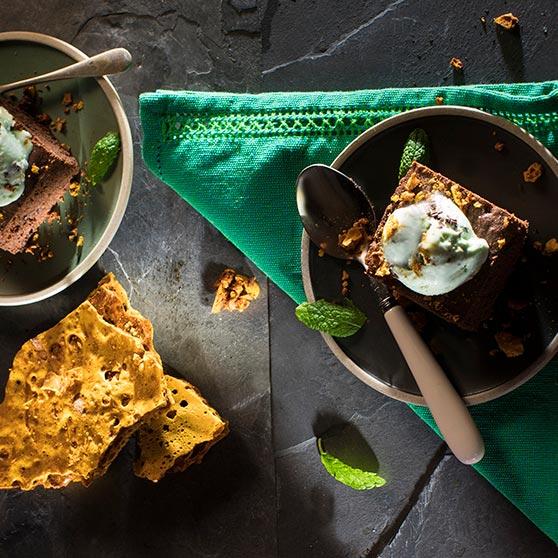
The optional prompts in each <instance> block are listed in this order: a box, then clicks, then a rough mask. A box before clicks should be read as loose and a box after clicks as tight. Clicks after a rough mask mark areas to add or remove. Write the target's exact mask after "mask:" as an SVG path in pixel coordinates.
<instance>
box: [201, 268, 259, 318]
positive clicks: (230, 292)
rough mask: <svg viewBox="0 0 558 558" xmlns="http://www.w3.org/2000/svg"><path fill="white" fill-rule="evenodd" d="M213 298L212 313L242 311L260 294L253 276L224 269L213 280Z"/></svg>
mask: <svg viewBox="0 0 558 558" xmlns="http://www.w3.org/2000/svg"><path fill="white" fill-rule="evenodd" d="M215 289H216V293H215V300H214V301H213V307H212V309H211V313H212V314H218V313H219V312H221V311H222V310H228V311H229V312H234V311H237V312H244V310H246V308H248V306H249V305H250V303H251V302H252V301H253V300H256V298H258V296H259V294H260V286H259V285H258V282H257V280H256V278H255V277H247V276H246V275H241V274H240V273H237V272H236V271H235V270H234V269H231V268H227V269H225V270H224V271H223V272H222V273H221V275H220V276H219V278H218V279H217V281H216V282H215Z"/></svg>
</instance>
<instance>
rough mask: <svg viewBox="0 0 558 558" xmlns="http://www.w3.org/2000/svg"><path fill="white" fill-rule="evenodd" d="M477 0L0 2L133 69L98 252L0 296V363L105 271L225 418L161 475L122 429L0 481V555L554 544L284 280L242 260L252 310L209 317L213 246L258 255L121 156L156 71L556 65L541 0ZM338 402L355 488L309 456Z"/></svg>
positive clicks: (183, 75) (539, 75)
mask: <svg viewBox="0 0 558 558" xmlns="http://www.w3.org/2000/svg"><path fill="white" fill-rule="evenodd" d="M475 5H476V7H475V6H471V3H462V2H458V1H457V0H450V1H447V2H438V3H428V2H419V1H418V0H414V1H413V0H395V1H392V2H387V1H385V0H382V1H378V2H368V1H365V0H351V1H349V0H343V1H340V0H313V1H312V0H305V1H298V2H295V1H293V0H268V1H267V2H266V1H264V0H222V1H221V0H204V1H203V2H201V1H199V0H170V1H169V0H167V1H163V0H159V1H153V0H151V1H148V0H143V1H141V0H140V1H131V0H129V1H123V0H113V1H111V2H86V1H85V0H75V1H74V2H72V3H68V2H66V1H64V0H45V1H43V2H40V3H36V5H33V6H32V9H30V7H29V6H28V5H25V4H23V3H12V4H10V5H7V6H3V7H2V10H0V23H1V28H2V29H3V30H8V29H25V30H32V31H40V32H46V33H50V34H53V35H57V36H59V37H61V38H63V39H66V40H68V41H71V42H73V43H74V44H75V45H76V46H78V47H79V48H81V49H83V50H84V51H86V52H87V53H90V54H93V53H96V52H98V51H100V50H102V49H104V48H108V47H112V46H118V45H122V46H126V47H127V48H129V49H130V50H131V51H132V53H133V55H134V61H135V62H134V64H135V66H134V70H133V71H131V72H129V73H127V74H125V75H123V76H118V77H115V78H114V80H113V81H114V83H115V85H116V86H117V88H118V90H119V92H120V94H121V96H122V99H123V102H124V104H125V107H126V110H127V113H128V116H129V118H130V122H131V126H132V131H133V134H134V140H135V148H136V170H135V176H134V188H133V192H132V197H131V199H130V205H129V208H128V211H127V213H126V216H125V218H124V221H123V223H122V226H121V228H120V230H119V232H118V234H117V236H116V237H115V239H114V241H113V243H112V244H111V247H110V249H109V250H108V251H107V252H106V254H105V255H104V256H103V257H102V259H101V261H100V263H99V266H97V267H96V268H95V269H93V270H92V271H91V272H90V273H89V274H88V275H87V276H86V277H84V278H83V279H82V280H81V281H79V282H78V283H77V284H76V285H74V286H72V287H71V288H70V289H68V290H67V291H66V292H65V293H62V294H60V295H57V296H56V297H54V298H52V299H51V300H49V301H46V302H43V303H39V304H35V305H32V306H29V307H25V308H20V309H2V310H0V348H1V349H2V350H1V351H0V369H1V370H3V371H4V372H3V377H5V374H6V372H5V371H6V370H7V367H8V366H9V362H10V360H11V358H12V356H13V354H14V352H15V351H16V350H17V348H18V347H19V345H20V344H21V343H22V342H23V341H24V340H25V339H27V338H28V337H30V336H31V335H32V334H33V333H36V332H38V331H40V330H42V329H44V328H46V327H48V326H50V325H52V324H53V323H54V322H55V321H56V320H58V319H59V318H61V317H62V316H63V315H64V314H65V313H67V312H68V311H69V310H71V309H72V308H73V307H75V306H76V305H77V304H78V303H79V302H80V301H81V300H82V299H83V298H84V297H85V296H86V294H87V293H88V292H89V290H90V289H91V288H92V286H93V285H94V284H95V282H96V280H97V279H98V277H99V276H100V275H101V274H102V272H103V271H105V270H107V271H109V270H110V271H114V272H115V273H116V274H117V276H118V277H119V279H120V280H121V281H122V282H123V284H124V286H125V287H126V288H127V289H128V291H129V293H131V298H132V302H133V303H134V305H135V306H136V307H137V308H139V309H140V310H141V311H142V312H144V313H145V314H146V315H147V316H149V317H150V318H151V319H152V320H153V322H154V326H155V332H156V343H157V347H158V349H159V351H160V353H161V355H162V357H163V360H164V361H165V363H166V365H167V366H168V367H169V368H172V369H173V370H174V371H175V372H176V373H178V374H182V375H184V376H186V377H188V378H190V379H191V380H192V381H194V382H195V383H197V384H198V385H199V386H200V388H201V389H202V390H203V392H204V393H205V394H206V395H207V397H208V398H210V400H211V401H212V402H213V403H214V404H215V405H216V407H217V408H219V409H220V410H221V411H222V412H223V413H224V414H225V415H226V416H227V417H228V418H229V419H230V420H231V426H232V434H231V435H230V436H229V438H228V439H226V440H225V441H223V442H222V443H220V444H219V445H218V446H216V447H215V448H214V449H213V450H212V451H211V452H210V454H208V456H207V459H206V461H205V462H204V464H203V466H201V467H195V468H193V469H191V470H190V471H188V472H187V473H185V474H184V475H179V476H176V477H170V478H168V479H166V480H164V481H162V482H161V483H159V484H158V485H151V484H149V483H148V482H147V481H143V480H139V479H135V478H134V477H133V476H132V475H131V474H130V464H131V458H132V455H131V454H132V452H133V447H132V446H129V447H127V449H126V451H125V452H123V454H122V455H121V456H119V458H118V459H117V461H116V462H115V463H114V464H113V466H112V467H111V469H110V471H109V473H108V474H107V475H106V477H105V478H103V479H101V480H99V481H97V482H96V483H95V484H94V485H93V486H91V487H90V488H88V489H85V488H82V487H69V488H67V489H65V490H62V491H59V492H49V493H47V492H44V491H36V492H34V493H18V492H2V493H0V518H1V521H0V556H2V557H3V556H7V557H8V556H9V557H10V558H11V557H27V556H33V557H43V556H44V557H50V556H53V557H59V556H68V557H70V556H71V557H74V556H85V557H89V556H95V557H96V556H115V557H120V556H165V555H166V556H170V557H172V556H185V555H189V556H192V557H198V556H199V557H202V556H204V557H205V556H215V557H216V556H219V557H221V556H227V557H228V556H243V557H252V556H254V557H258V558H266V557H268V556H270V557H271V556H281V557H285V558H291V557H294V558H296V557H298V556H301V557H305V556H324V557H328V558H336V557H344V556H347V557H349V556H350V557H353V556H378V555H381V556H382V557H387V556H389V557H394V558H407V557H409V558H410V557H415V556H416V557H423V556H424V557H429V558H430V557H438V556H440V557H444V558H446V557H448V558H449V557H453V556H471V557H475V558H476V557H485V556H486V557H487V558H488V557H490V558H492V557H494V558H498V557H500V556H502V557H503V556H506V557H508V556H509V557H512V558H513V557H522V558H523V557H545V558H546V557H549V556H554V555H558V553H557V552H556V547H555V545H553V544H552V543H551V542H550V541H548V539H547V538H546V537H544V535H542V534H541V533H540V532H539V531H538V530H537V529H536V528H535V527H533V526H532V525H531V524H530V523H529V522H528V521H527V520H526V519H525V518H524V516H523V515H522V514H521V513H520V512H518V511H517V510H516V509H515V508H514V507H513V506H512V505H511V504H509V503H508V502H507V501H506V500H505V499H504V498H503V497H502V496H501V495H499V494H498V493H497V492H496V491H494V490H493V489H492V488H491V487H490V486H489V485H488V483H487V482H486V481H484V480H483V479H481V478H480V477H479V476H477V475H476V474H475V473H474V471H472V470H471V469H468V468H466V467H463V466H461V465H459V464H458V463H457V462H456V461H455V460H454V459H453V458H452V457H451V456H447V455H445V447H444V445H443V444H441V443H440V441H439V440H438V439H437V438H436V437H435V436H434V434H432V433H431V432H430V431H429V430H428V429H427V428H426V427H425V426H424V425H423V423H422V422H421V421H419V420H418V419H417V417H415V416H414V415H413V413H412V412H411V411H410V410H409V409H408V408H407V407H406V406H405V405H403V404H401V403H398V402H395V401H391V400H389V399H387V398H385V397H383V396H381V395H379V394H376V393H375V392H373V391H371V390H370V389H369V388H367V387H366V386H364V385H363V384H361V383H360V382H358V381H357V380H356V379H354V378H353V377H352V376H351V375H350V374H348V373H347V372H346V371H345V370H344V369H343V368H342V367H341V366H340V365H339V364H338V363H337V362H336V361H335V360H334V358H333V357H332V356H331V355H330V354H329V352H328V351H327V349H326V348H325V346H324V345H323V343H322V341H321V338H320V336H319V335H317V334H315V333H314V332H310V331H307V330H306V329H304V328H303V327H302V326H300V324H298V323H297V322H296V320H295V319H294V317H293V308H294V305H293V303H292V302H291V301H290V300H289V299H288V298H287V297H286V296H285V295H284V294H283V293H281V292H280V291H279V290H278V289H277V288H276V287H274V286H273V285H270V287H269V296H268V293H267V289H266V281H265V280H264V279H263V278H262V277H261V276H260V275H258V277H259V278H260V280H261V284H262V286H263V287H264V289H263V292H262V297H261V298H260V299H259V300H258V301H257V302H256V303H255V304H254V305H253V307H252V308H250V311H249V312H248V313H246V314H244V315H242V316H238V315H233V316H230V315H226V316H222V317H214V316H211V315H210V314H209V309H210V303H211V293H210V290H209V287H210V283H211V281H212V279H213V278H214V277H215V275H216V274H217V273H218V271H219V269H220V267H221V266H223V265H224V264H227V265H233V266H237V267H238V268H239V269H242V270H244V271H246V272H251V271H253V272H255V273H257V271H256V270H254V269H253V267H252V266H251V264H250V263H249V262H248V261H246V259H245V258H243V256H242V255H241V254H239V253H238V252H237V251H236V250H235V249H234V248H233V247H232V246H231V245H230V244H229V243H228V242H227V241H226V240H225V239H224V238H223V237H222V236H221V235H220V234H219V233H218V232H216V231H215V230H214V229H213V228H212V227H211V226H210V225H209V224H207V223H206V222H205V221H204V220H203V219H202V218H200V217H199V216H198V215H197V214H196V213H195V212H194V211H193V210H192V209H191V208H190V207H188V206H187V204H185V203H183V202H181V201H180V200H179V198H178V197H177V196H176V195H175V194H174V193H172V192H171V191H170V190H169V189H167V188H166V187H165V186H164V185H162V184H161V183H160V182H158V181H157V180H156V179H155V178H153V177H152V176H151V175H150V173H149V172H148V171H147V170H145V169H144V168H143V167H142V164H141V158H140V154H139V140H140V130H139V121H138V117H137V94H138V93H139V92H141V91H144V90H152V89H155V88H157V87H167V88H173V87H174V88H191V89H202V90H234V91H259V90H272V89H313V88H322V89H349V88H356V87H380V86H390V85H393V86H396V85H414V84H418V85H435V84H444V83H451V82H452V81H453V79H454V77H453V75H452V74H451V72H449V70H448V66H447V61H448V59H449V58H450V57H451V56H459V57H461V58H462V59H463V60H464V62H465V64H466V67H465V73H464V75H463V81H465V82H471V83H472V82H479V81H484V82H491V81H492V82H494V81H500V80H514V79H515V80H518V79H525V80H527V79H550V78H553V77H556V76H555V74H554V73H553V71H554V70H553V68H555V66H553V63H555V59H556V55H557V54H558V33H557V32H556V28H555V23H556V21H557V19H558V17H557V16H558V11H557V10H558V8H557V5H556V3H555V2H554V0H544V1H538V2H534V1H531V2H508V3H505V2H496V1H495V0H487V1H486V2H482V3H481V2H477V3H475ZM509 9H512V10H513V11H517V12H518V14H519V15H520V16H521V22H522V28H521V33H520V35H519V36H518V37H513V38H509V37H498V36H497V34H496V33H495V31H494V29H493V28H492V26H491V25H490V24H488V25H487V26H486V30H485V29H484V28H483V26H482V24H481V23H480V20H479V18H480V16H482V15H485V10H489V12H488V14H486V15H487V19H488V20H489V21H490V18H491V17H493V16H494V15H496V14H497V13H498V12H502V11H508V10H509ZM553 24H554V25H553ZM545 27H546V28H547V30H546V33H545ZM160 215H164V217H165V218H164V219H160ZM138 239H141V243H138ZM270 373H271V386H270ZM270 387H271V393H272V401H270ZM272 419H273V430H272V428H271V426H272ZM346 422H350V423H352V424H353V425H354V426H355V428H356V429H358V431H359V432H360V434H361V435H362V437H363V438H364V440H365V441H366V442H367V443H368V444H369V445H370V446H371V447H372V448H373V450H374V452H375V454H376V457H377V459H378V462H379V465H380V472H381V474H382V475H384V476H385V477H386V478H387V479H388V484H387V485H386V486H385V487H383V488H381V489H377V490H375V491H371V492H365V493H357V492H353V491H352V490H350V489H347V488H345V487H344V486H342V485H340V484H338V483H336V482H335V481H333V480H332V479H331V478H330V477H329V476H328V475H327V474H326V473H325V472H324V470H323V468H322V467H321V465H320V463H319V459H318V456H317V452H316V449H315V435H319V434H321V433H323V432H324V431H325V430H327V429H328V428H330V427H331V426H333V425H337V424H340V423H346ZM274 457H275V459H274Z"/></svg>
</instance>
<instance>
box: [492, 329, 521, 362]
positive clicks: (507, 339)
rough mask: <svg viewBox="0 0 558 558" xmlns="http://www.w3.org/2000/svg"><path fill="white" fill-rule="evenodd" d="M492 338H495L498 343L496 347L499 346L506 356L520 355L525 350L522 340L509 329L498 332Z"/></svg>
mask: <svg viewBox="0 0 558 558" xmlns="http://www.w3.org/2000/svg"><path fill="white" fill-rule="evenodd" d="M494 339H495V340H496V343H498V347H499V348H500V350H501V351H502V352H503V353H504V354H505V355H506V356H507V357H508V358H515V357H518V356H521V355H522V354H523V353H524V352H525V348H524V347H523V341H522V340H521V339H520V338H519V337H517V336H516V335H514V334H513V333H510V332H509V331H500V332H498V333H497V334H496V335H495V336H494Z"/></svg>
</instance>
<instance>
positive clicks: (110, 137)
mask: <svg viewBox="0 0 558 558" xmlns="http://www.w3.org/2000/svg"><path fill="white" fill-rule="evenodd" d="M119 153H120V136H119V135H118V134H117V133H116V132H108V134H106V135H104V136H103V137H102V138H101V139H100V140H99V141H98V142H97V143H96V144H95V146H94V147H93V150H92V151H91V156H90V157H89V163H88V164H87V172H86V174H87V178H88V180H89V182H90V183H91V184H92V185H93V186H95V185H96V184H98V183H99V182H101V181H103V180H104V179H105V178H106V177H107V176H108V174H109V171H110V170H111V169H112V166H113V165H114V162H115V161H116V158H117V157H118V154H119Z"/></svg>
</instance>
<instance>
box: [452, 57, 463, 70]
mask: <svg viewBox="0 0 558 558" xmlns="http://www.w3.org/2000/svg"><path fill="white" fill-rule="evenodd" d="M450 66H451V67H452V68H453V69H454V70H456V71H458V72H461V71H462V70H463V61H462V60H461V59H460V58H456V57H455V56H454V57H453V58H452V59H451V60H450Z"/></svg>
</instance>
